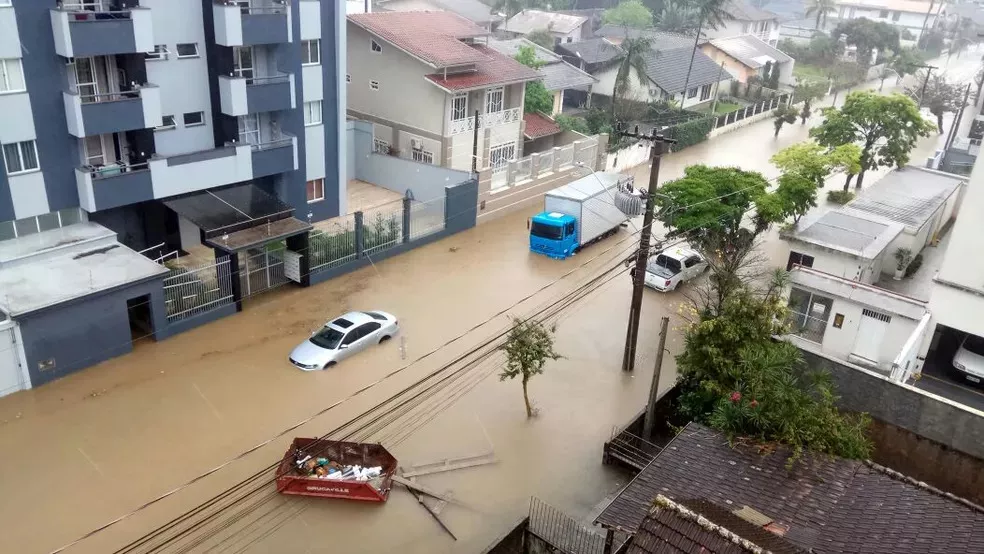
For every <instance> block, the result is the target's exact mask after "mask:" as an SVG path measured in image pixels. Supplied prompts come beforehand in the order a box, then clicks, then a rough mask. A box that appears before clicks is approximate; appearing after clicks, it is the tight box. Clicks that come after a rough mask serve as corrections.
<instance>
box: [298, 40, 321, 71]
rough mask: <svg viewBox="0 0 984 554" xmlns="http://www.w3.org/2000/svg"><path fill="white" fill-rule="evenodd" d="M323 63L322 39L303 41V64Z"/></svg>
mask: <svg viewBox="0 0 984 554" xmlns="http://www.w3.org/2000/svg"><path fill="white" fill-rule="evenodd" d="M320 63H321V40H320V39H315V40H302V41H301V65H318V64H320Z"/></svg>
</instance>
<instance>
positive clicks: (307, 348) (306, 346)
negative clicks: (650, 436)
mask: <svg viewBox="0 0 984 554" xmlns="http://www.w3.org/2000/svg"><path fill="white" fill-rule="evenodd" d="M399 330H400V324H399V322H398V321H397V320H396V317H394V316H392V315H390V314H388V313H386V312H380V311H373V312H349V313H347V314H345V315H343V316H341V317H337V318H335V319H333V320H331V321H329V322H328V323H326V324H325V326H324V327H322V328H321V329H319V330H318V331H316V332H315V333H314V334H312V335H311V338H309V339H308V340H306V341H304V342H302V343H301V344H299V345H297V347H296V348H294V350H293V351H291V353H290V363H292V364H294V365H295V366H297V367H299V368H301V369H303V370H304V371H314V370H318V369H327V368H329V367H331V366H333V365H335V364H337V363H338V362H340V361H342V360H343V359H345V358H348V357H349V356H352V355H353V354H355V353H356V352H360V351H362V350H365V349H366V348H367V347H369V346H371V345H373V344H379V343H381V342H385V341H387V340H389V339H391V338H393V336H394V335H396V333H397V331H399Z"/></svg>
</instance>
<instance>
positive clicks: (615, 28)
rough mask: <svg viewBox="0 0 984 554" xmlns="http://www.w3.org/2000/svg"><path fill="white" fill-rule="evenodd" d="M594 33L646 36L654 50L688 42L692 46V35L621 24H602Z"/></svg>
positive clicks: (618, 37) (617, 37)
mask: <svg viewBox="0 0 984 554" xmlns="http://www.w3.org/2000/svg"><path fill="white" fill-rule="evenodd" d="M595 34H596V35H598V36H600V37H607V38H612V39H622V38H625V37H629V38H639V37H646V38H648V39H649V40H650V41H652V45H653V48H655V49H656V50H660V49H662V48H677V47H682V46H687V45H688V44H689V45H691V46H692V45H693V44H694V37H688V36H686V35H680V34H677V33H667V32H664V31H657V30H655V29H628V28H626V27H623V26H621V25H602V26H601V27H599V28H598V30H597V31H595Z"/></svg>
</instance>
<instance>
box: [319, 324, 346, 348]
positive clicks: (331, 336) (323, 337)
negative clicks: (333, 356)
mask: <svg viewBox="0 0 984 554" xmlns="http://www.w3.org/2000/svg"><path fill="white" fill-rule="evenodd" d="M311 342H313V343H314V344H316V345H318V346H320V347H321V348H327V349H328V350H334V349H336V348H338V344H339V343H340V342H342V333H341V331H339V330H337V329H332V328H331V327H322V328H321V330H320V331H318V332H317V333H316V334H315V335H314V336H313V337H311Z"/></svg>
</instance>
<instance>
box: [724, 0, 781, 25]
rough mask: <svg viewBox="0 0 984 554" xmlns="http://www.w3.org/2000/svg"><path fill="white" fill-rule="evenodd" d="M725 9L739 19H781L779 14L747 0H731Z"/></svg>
mask: <svg viewBox="0 0 984 554" xmlns="http://www.w3.org/2000/svg"><path fill="white" fill-rule="evenodd" d="M724 9H725V11H727V12H728V13H729V14H731V17H732V18H734V19H735V20H737V21H768V20H770V19H779V16H778V15H776V14H774V13H772V12H770V11H768V10H763V9H762V8H756V7H755V6H753V5H752V4H751V2H748V1H747V0H731V2H729V3H728V5H727V6H725V8H724Z"/></svg>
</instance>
